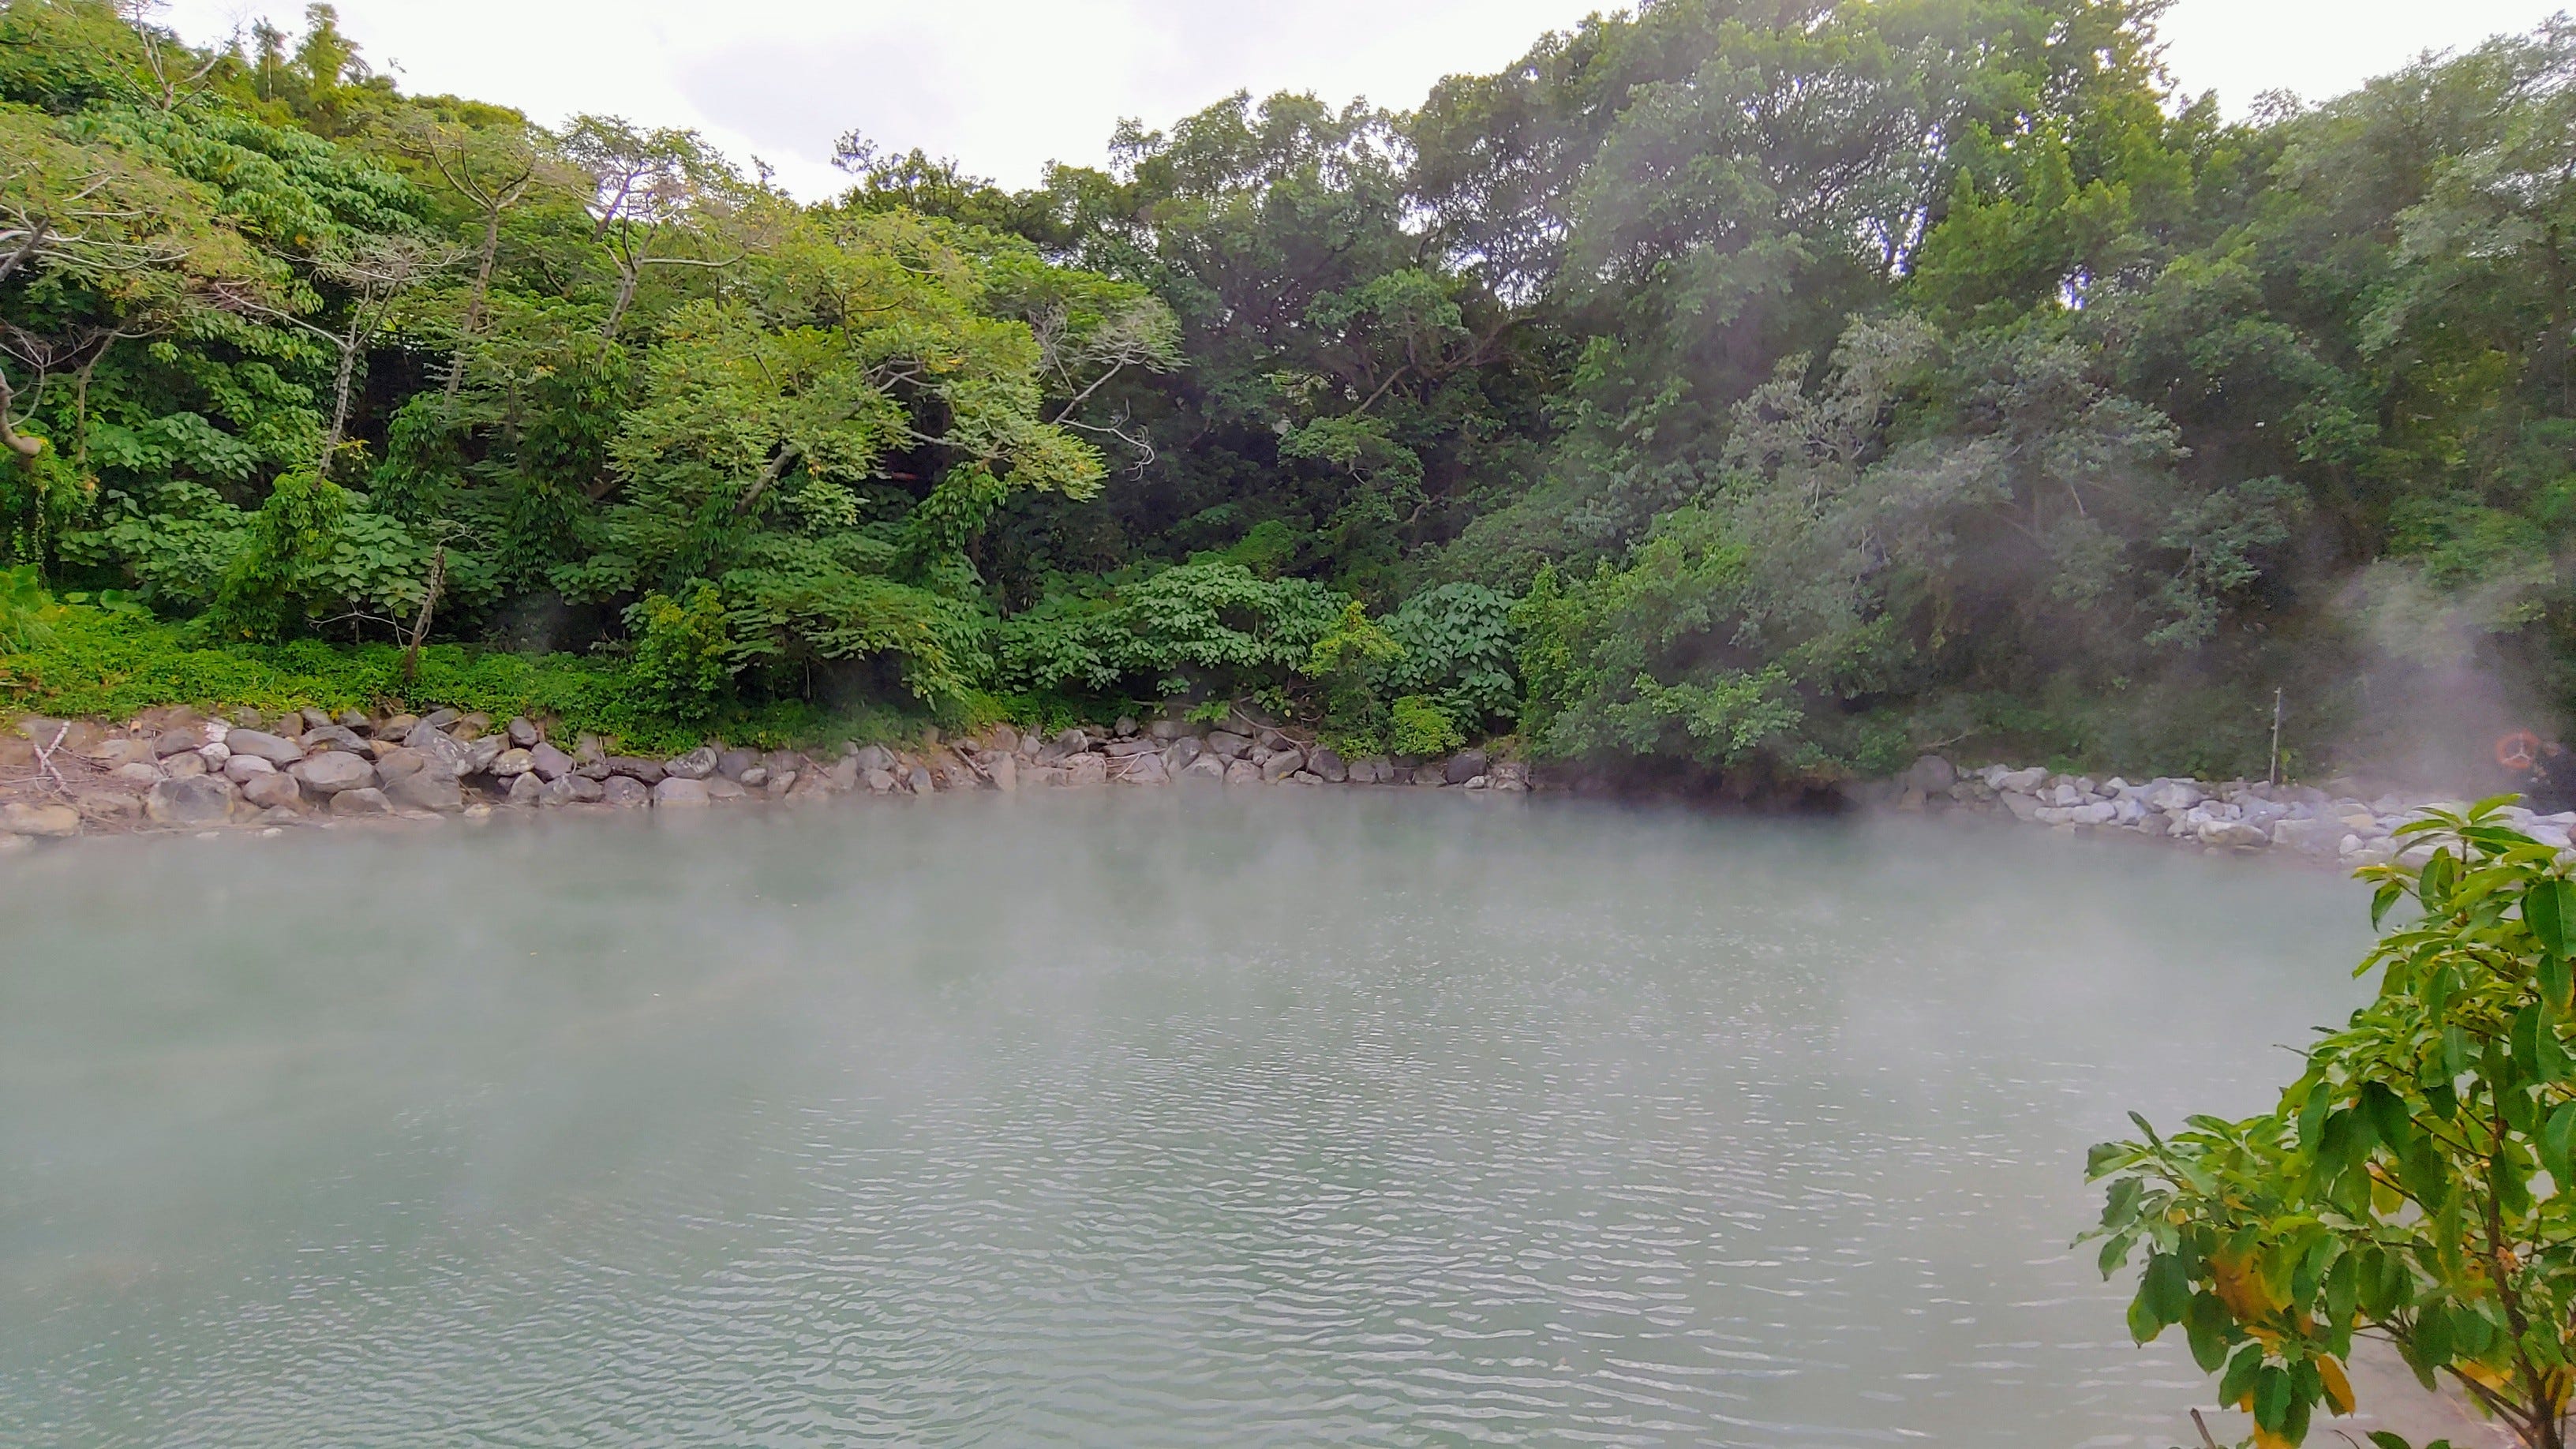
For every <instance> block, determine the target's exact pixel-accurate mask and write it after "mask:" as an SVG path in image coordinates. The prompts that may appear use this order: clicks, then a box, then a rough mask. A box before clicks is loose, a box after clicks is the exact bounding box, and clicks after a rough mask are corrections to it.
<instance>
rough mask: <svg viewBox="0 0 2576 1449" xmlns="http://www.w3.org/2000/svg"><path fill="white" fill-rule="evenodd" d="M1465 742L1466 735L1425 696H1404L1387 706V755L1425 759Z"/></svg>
mask: <svg viewBox="0 0 2576 1449" xmlns="http://www.w3.org/2000/svg"><path fill="white" fill-rule="evenodd" d="M1465 743H1467V732H1466V731H1465V730H1463V729H1461V728H1459V726H1458V721H1457V720H1456V719H1455V718H1453V717H1452V716H1451V715H1450V713H1449V712H1448V711H1447V710H1445V709H1442V708H1441V707H1440V702H1439V701H1438V700H1436V699H1433V698H1431V697H1430V696H1429V695H1423V694H1408V695H1405V696H1403V697H1402V698H1400V699H1398V700H1396V701H1395V702H1394V703H1393V704H1391V705H1389V706H1388V707H1387V729H1386V748H1387V751H1388V752H1389V753H1391V754H1397V755H1409V756H1412V757H1414V758H1417V759H1428V758H1430V757H1431V756H1434V755H1445V754H1448V753H1449V752H1451V751H1452V750H1455V749H1457V748H1458V747H1459V746H1461V745H1464V744H1465Z"/></svg>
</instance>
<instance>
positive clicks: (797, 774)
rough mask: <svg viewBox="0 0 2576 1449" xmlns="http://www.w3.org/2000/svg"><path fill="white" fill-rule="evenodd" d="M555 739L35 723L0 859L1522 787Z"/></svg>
mask: <svg viewBox="0 0 2576 1449" xmlns="http://www.w3.org/2000/svg"><path fill="white" fill-rule="evenodd" d="M551 736H552V731H551V730H549V729H548V728H547V727H546V726H545V725H544V724H543V723H542V722H540V721H536V720H530V719H524V718H521V719H511V720H507V721H498V722H496V721H495V720H494V719H493V718H492V717H491V716H489V715H485V714H473V713H464V712H460V711H457V710H453V709H440V710H433V711H431V712H430V713H428V714H424V715H413V714H394V715H368V714H365V713H363V712H359V711H349V712H345V713H342V714H339V715H336V716H335V715H332V714H329V713H326V712H324V711H321V710H301V711H294V712H290V713H286V714H283V715H277V716H269V717H262V716H259V715H256V714H248V713H236V714H235V715H233V716H232V717H231V718H229V719H212V718H207V717H205V716H202V715H199V714H196V713H195V712H193V711H186V710H158V711H153V712H151V713H148V714H146V715H145V716H143V717H141V718H138V719H136V720H133V721H130V722H127V723H125V724H123V725H109V724H104V723H101V722H98V721H88V720H74V721H61V720H46V719H27V720H22V721H20V722H19V724H18V727H17V728H16V729H15V730H14V731H6V732H0V846H7V845H23V844H25V843H26V841H27V839H29V838H31V837H44V836H69V835H81V834H91V833H100V832H115V831H121V830H136V829H154V828H159V829H174V830H203V829H214V828H221V827H228V826H241V825H251V826H258V827H262V828H268V829H283V828H286V827H288V826H295V825H305V824H312V823H317V822H324V821H331V820H344V819H365V818H373V817H406V816H407V817H415V818H418V817H436V816H444V815H456V814H466V815H481V814H488V813H489V812H491V811H493V810H496V809H529V810H544V809H561V808H591V809H600V810H614V809H629V810H631V809H647V808H653V809H695V808H700V807H705V806H712V805H722V804H727V803H731V802H735V801H746V800H773V801H782V802H793V801H803V800H813V799H820V798H828V797H831V796H836V795H850V794H868V795H879V796H885V795H927V794H931V793H933V792H936V791H942V790H974V789H990V790H1017V789H1020V788H1022V787H1046V786H1067V787H1078V786H1110V785H1165V784H1172V783H1175V782H1191V781H1202V782H1208V783H1214V784H1221V785H1232V786H1279V787H1283V788H1293V787H1299V786H1334V785H1341V786H1347V785H1417V786H1429V787H1456V788H1460V789H1465V790H1478V791H1495V792H1502V793H1513V792H1519V791H1525V790H1527V789H1528V788H1529V776H1528V772H1527V770H1526V769H1525V768H1524V767H1522V766H1521V765H1519V764H1518V763H1516V762H1512V761H1507V760H1497V759H1492V758H1490V757H1489V756H1488V755H1487V754H1486V753H1485V752H1483V751H1479V750H1468V751H1463V752H1461V753H1459V754H1457V755H1454V756H1452V757H1450V758H1447V759H1444V760H1437V761H1404V760H1395V759H1389V758H1386V757H1383V756H1375V757H1369V758H1363V759H1355V760H1345V759H1343V758H1341V757H1340V756H1339V755H1337V754H1335V753H1334V752H1333V751H1332V750H1330V749H1327V748H1325V747H1323V746H1322V745H1320V744H1318V743H1316V742H1315V741H1314V740H1312V739H1311V738H1307V737H1304V736H1299V735H1295V734H1292V733H1291V732H1289V731H1286V730H1283V729H1280V728H1278V727H1276V726H1273V725H1269V724H1266V723H1262V722H1259V721H1256V720H1253V719H1249V718H1243V717H1237V718H1232V719H1229V720H1227V721H1225V722H1223V723H1222V724H1218V725H1207V724H1199V723H1194V722H1190V721H1185V720H1156V721H1153V722H1152V723H1150V724H1145V725H1139V724H1138V723H1137V722H1136V721H1134V720H1121V721H1119V722H1118V723H1117V725H1116V726H1114V727H1112V728H1108V729H1103V730H1098V731H1088V730H1080V729H1068V730H1064V731H1062V732H1060V733H1058V734H1056V735H1054V736H1052V737H1049V738H1044V739H1041V738H1038V737H1036V736H1033V735H1031V736H1024V735H1022V734H1020V733H1019V732H1017V731H1015V730H1012V729H1010V728H1008V727H1001V728H996V729H994V730H991V731H988V732H986V733H984V734H982V735H979V736H977V737H975V738H971V739H960V740H954V741H945V742H942V741H938V740H936V739H933V740H932V741H930V742H928V743H926V744H924V745H922V746H920V747H918V748H903V749H896V748H890V747H888V746H884V745H866V746H861V745H858V744H856V743H851V744H848V745H845V746H844V747H842V749H841V750H840V751H839V752H838V753H836V754H831V755H819V756H818V755H814V754H808V753H804V752H801V751H756V750H746V749H729V748H727V747H725V746H724V745H722V744H706V745H701V746H700V747H698V748H696V749H693V750H690V751H688V752H687V753H685V754H682V755H678V756H675V757H672V758H668V759H652V758H645V757H641V756H629V755H619V754H612V753H610V752H609V750H608V749H607V748H606V747H605V746H604V745H603V744H602V743H601V742H600V741H599V740H597V739H595V738H592V737H589V736H580V737H576V738H574V739H572V740H571V741H569V742H558V741H557V740H555V739H554V738H552V737H551Z"/></svg>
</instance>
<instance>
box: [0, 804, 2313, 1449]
mask: <svg viewBox="0 0 2576 1449" xmlns="http://www.w3.org/2000/svg"><path fill="white" fill-rule="evenodd" d="M9 869H10V870H11V871H12V872H13V874H11V875H9V876H8V877H5V878H0V919H5V920H6V921H7V922H8V923H9V927H10V939H11V943H12V944H11V949H10V952H9V955H10V957H11V960H10V962H9V963H8V965H7V966H6V967H5V969H0V1440H6V1441H8V1442H29V1443H34V1442H47V1443H51V1442H79V1443H85V1444H158V1443H167V1442H188V1443H194V1444H204V1445H271V1444H279V1443H296V1442H306V1443H310V1442H330V1443H334V1444H349V1445H367V1444H387V1445H390V1444H409V1443H421V1442H430V1441H441V1440H444V1441H450V1442H454V1441H466V1440H470V1441H473V1442H507V1443H513V1444H566V1445H569V1444H596V1443H604V1442H708V1443H713V1442H725V1443H751V1442H758V1443H768V1444H807V1443H811V1444H824V1443H832V1444H844V1443H853V1442H901V1443H908V1444H982V1443H1030V1442H1049V1443H1069V1444H1098V1445H1104V1446H1106V1445H1118V1446H1138V1445H1160V1444H1211V1443H1227V1444H1280V1445H1291V1444H1296V1445H1303V1444H1314V1443H1322V1442H1347V1443H1361V1444H1420V1443H1426V1442H1520V1443H1568V1442H1603V1443H1633V1444H1747V1445H1752V1444H1761V1445H1776V1444H1780V1443H1786V1442H1802V1443H1816V1444H1861V1443H1885V1442H1889V1441H1891V1440H1897V1439H1905V1438H1918V1437H1920V1438H1929V1439H1930V1440H1932V1441H1935V1442H1946V1443H1966V1442H1976V1443H1982V1444H1996V1445H2019V1444H2030V1445H2041V1444H2046V1445H2051V1446H2060V1445H2065V1444H2071V1443H2079V1442H2080V1443H2092V1444H2116V1443H2141V1444H2144V1443H2156V1444H2163V1443H2168V1442H2173V1441H2174V1439H2175V1436H2176V1435H2177V1434H2178V1433H2179V1432H2181V1428H2182V1427H2183V1426H2181V1421H2180V1420H2179V1413H2180V1410H2181V1408H2182V1407H2183V1406H2185V1405H2187V1404H2190V1403H2193V1402H2196V1401H2198V1400H2199V1399H2200V1398H2201V1397H2202V1396H2203V1384H2202V1381H2201V1379H2200V1377H2199V1375H2198V1374H2197V1373H2196V1372H2195V1371H2193V1370H2192V1369H2191V1368H2190V1365H2189V1364H2188V1362H2187V1361H2186V1360H2184V1359H2183V1357H2182V1356H2181V1354H2180V1351H2179V1350H2178V1349H2175V1348H2172V1347H2170V1346H2165V1347H2160V1348H2158V1349H2154V1350H2147V1351H2140V1350H2137V1349H2134V1348H2132V1347H2131V1346H2130V1345H2129V1344H2128V1342H2127V1340H2126V1335H2125V1332H2124V1330H2123V1326H2122V1318H2121V1309H2122V1306H2123V1295H2122V1294H2121V1292H2120V1290H2119V1289H2118V1288H2117V1287H2116V1286H2112V1287H2106V1286H2105V1285H2103V1284H2101V1283H2100V1282H2099V1281H2098V1279H2097V1278H2096V1276H2095V1275H2094V1273H2093V1272H2092V1270H2091V1268H2090V1267H2089V1264H2088V1262H2087V1259H2088V1258H2089V1254H2086V1253H2082V1252H2070V1251H2068V1250H2067V1249H2066V1247H2065V1244H2066V1242H2067V1240H2068V1239H2069V1238H2070V1237H2072V1236H2073V1235H2074V1233H2075V1232H2077V1231H2078V1230H2080V1229H2081V1227H2082V1226H2083V1225H2084V1223H2085V1222H2086V1221H2088V1220H2089V1218H2090V1217H2091V1215H2092V1213H2093V1212H2094V1210H2095V1209H2094V1205H2093V1202H2092V1200H2091V1198H2090V1195H2089V1194H2088V1193H2087V1192H2086V1191H2085V1190H2084V1189H2083V1188H2082V1186H2081V1184H2080V1181H2079V1179H2080V1176H2081V1163H2082V1151H2083V1148H2084V1146H2085V1144H2086V1143H2088V1142H2090V1141H2092V1140H2095V1139H2097V1138H2099V1137H2102V1136H2106V1135H2110V1134H2112V1133H2115V1132H2117V1131H2120V1130H2122V1128H2123V1127H2124V1119H2123V1116H2122V1113H2123V1112H2124V1111H2125V1110H2126V1109H2128V1108H2130V1107H2133V1106H2134V1107H2138V1108H2141V1109H2143V1110H2146V1111H2148V1112H2150V1113H2151V1114H2155V1115H2159V1116H2162V1117H2165V1118H2168V1119H2170V1118H2171V1117H2173V1116H2175V1115H2177V1114H2178V1113H2180V1112H2182V1111H2186V1110H2245V1109H2251V1108H2254V1107H2258V1106H2260V1105H2263V1104H2264V1103H2265V1101H2266V1100H2267V1097H2268V1092H2269V1089H2270V1087H2271V1086H2272V1085H2273V1084H2275V1083H2277V1082H2278V1081H2279V1080H2280V1079H2281V1078H2282V1077H2284V1076H2286V1075H2287V1073H2288V1059H2287V1058H2286V1057H2284V1056H2282V1055H2281V1054H2279V1053H2277V1052H2273V1051H2269V1050H2267V1047H2268V1046H2269V1045H2270V1044H2272V1043H2277V1042H2292V1041H2296V1040H2298V1039H2300V1037H2301V1036H2302V1035H2303V1034H2304V1029H2305V1028H2306V1027H2307V1026H2309V1025H2311V1024H2313V1023H2317V1022H2321V1021H2324V1020H2327V1019H2329V1018H2331V1017H2337V1016H2340V1014H2341V1012H2342V1011H2343V1010H2344V1009H2345V1008H2346V1007H2347V1006H2348V1005H2349V1004H2350V1003H2351V1002H2352V1001H2354V1000H2355V999H2356V995H2357V992H2358V990H2359V988H2358V987H2356V986H2355V984H2354V983H2353V982H2352V981H2351V980H2350V979H2349V977H2348V975H2347V971H2348V967H2349V963H2350V962H2351V961H2352V960H2353V959H2354V958H2355V956H2356V953H2357V951H2358V949H2359V947H2360V945H2361V942H2362V939H2363V938H2362V936H2361V934H2360V930H2359V910H2358V899H2357V896H2356V894H2355V891H2354V889H2353V888H2352V887H2350V886H2349V885H2348V884H2346V883H2343V882H2340V881H2336V880H2334V879H2331V878H2328V877H2322V876H2312V875H2306V874H2298V873H2292V872H2290V871H2288V870H2284V869H2277V868H2273V867H2270V866H2259V865H2258V866H2251V867H2249V866H2245V865H2241V864H2231V865H2227V866H2223V867H2222V866H2221V865H2219V864H2216V863H2212V862H2205V861H2202V860H2200V859H2198V858H2195V857H2189V856H2184V855H2179V854H2175V853H2171V852H2168V851H2160V850H2154V849H2123V848H2118V847H2117V846H2116V845H2114V846H2087V845H2081V844H2074V843H2069V842H2065V841H2061V840H2058V839H2055V838H2041V839H2032V838H2029V837H2028V836H2027V835H2025V834H2023V833H2020V832H1998V833H1995V834H1991V835H1989V834H1983V833H1978V832H1975V831H1973V830H1963V829H1958V828H1952V829H1948V830H1942V829H1937V828H1928V827H1927V828H1920V829H1907V828H1902V827H1889V826H1871V827H1863V826H1856V825H1847V824H1834V823H1823V822H1786V823H1783V822H1767V823H1753V822H1745V821H1722V820H1709V819H1705V818H1696V817H1689V816H1681V815H1665V814H1651V813H1648V814H1640V813H1633V812H1616V811H1609V810H1598V809H1592V808H1586V807H1574V806H1560V805H1554V804H1550V803H1544V802H1542V803H1540V804H1538V805H1536V806H1534V807H1529V808H1515V807H1513V806H1511V805H1510V804H1509V802H1505V801H1501V800H1485V801H1476V800H1472V799H1459V798H1449V799H1425V798H1420V797H1387V798H1362V797H1351V796H1346V795H1341V794H1338V793H1337V794H1335V795H1334V796H1333V797H1331V798H1326V799H1317V798H1313V797H1295V798H1284V799H1283V798H1279V797H1277V796H1275V795H1273V796H1265V797H1264V798H1262V799H1259V800H1257V801H1247V800H1244V799H1242V798H1241V797H1201V798H1193V797H1192V796H1190V795H1189V794H1187V793H1171V792H1158V793H1155V794H1152V795H1135V796H1123V795H1122V796H1118V797H1094V798H1089V799H1082V798H1065V797H1053V798H1043V799H1029V800H1019V801H1010V800H1001V799H996V798H991V797H987V798H982V799H956V800H939V801H930V802H919V803H917V804H916V805H915V806H914V807H912V808H902V807H894V806H887V807H882V808H873V809H870V808H861V809H855V810H843V811H828V812H815V813H810V814H795V815H789V814H768V815H729V816H724V817H719V818H711V819H702V820H695V821H682V822H660V821H657V822H654V823H653V824H651V825H642V824H628V823H616V824H608V823H601V822H581V821H550V822H546V823H542V824H536V825H524V824H521V825H509V826H506V827H495V828H490V829H485V830H479V831H478V830H476V829H474V828H472V827H467V826H448V827H445V828H444V829H443V831H440V832H436V833H432V834H430V835H428V836H425V837H424V836H413V837H409V838H404V839H399V840H397V839H390V838H378V837H367V836H352V835H350V834H349V833H346V832H337V833H334V834H331V835H328V836H322V835H305V836H298V837H290V838H288V839H284V840H279V841H273V842H264V843H255V844H254V843H245V842H228V843H225V844H221V845H214V844H208V845H202V846H201V845H198V844H196V843H194V842H187V841H159V842H138V843H132V844H128V845H106V846H100V847H94V848H84V849H81V850H78V851H67V852H60V853H55V854H50V855H46V856H42V857H39V858H37V859H35V860H33V861H31V862H27V863H25V864H15V865H12V866H10V867H9Z"/></svg>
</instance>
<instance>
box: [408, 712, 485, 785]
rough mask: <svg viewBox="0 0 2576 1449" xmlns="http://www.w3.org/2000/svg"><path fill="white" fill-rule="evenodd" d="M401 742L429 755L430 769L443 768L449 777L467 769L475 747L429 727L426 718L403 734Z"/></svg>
mask: <svg viewBox="0 0 2576 1449" xmlns="http://www.w3.org/2000/svg"><path fill="white" fill-rule="evenodd" d="M403 744H404V745H405V746H406V747H408V748H411V749H415V750H418V751H420V752H421V753H422V754H424V755H427V756H429V759H430V767H431V768H432V769H444V770H445V771H447V773H448V774H449V775H450V776H451V777H452V776H456V775H461V774H465V773H466V772H467V771H468V769H469V768H470V766H469V765H468V764H467V761H468V760H470V759H471V758H472V753H473V750H474V748H475V747H474V746H469V745H463V744H459V743H458V742H457V741H456V739H455V737H454V736H452V735H448V734H444V733H442V732H440V731H438V730H434V729H431V728H430V727H429V723H428V721H426V720H424V721H422V722H421V723H419V724H417V725H414V726H413V727H412V731H411V733H410V734H407V735H405V736H403Z"/></svg>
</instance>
